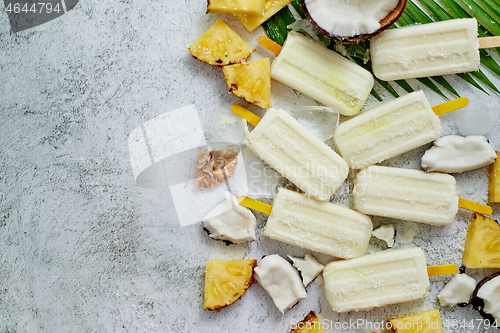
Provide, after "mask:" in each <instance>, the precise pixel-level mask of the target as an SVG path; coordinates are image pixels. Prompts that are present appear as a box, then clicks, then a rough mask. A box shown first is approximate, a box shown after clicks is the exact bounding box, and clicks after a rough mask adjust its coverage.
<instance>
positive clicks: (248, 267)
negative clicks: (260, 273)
mask: <svg viewBox="0 0 500 333" xmlns="http://www.w3.org/2000/svg"><path fill="white" fill-rule="evenodd" d="M256 265H257V260H255V259H249V260H209V261H207V266H206V270H205V305H204V307H203V308H204V310H216V311H220V309H222V308H224V307H226V306H228V305H231V304H233V303H234V302H236V301H237V300H238V299H239V298H240V297H241V296H243V294H244V293H245V291H246V290H247V289H248V287H249V286H250V285H251V284H252V283H254V282H255V280H254V279H253V269H254V267H255V266H256Z"/></svg>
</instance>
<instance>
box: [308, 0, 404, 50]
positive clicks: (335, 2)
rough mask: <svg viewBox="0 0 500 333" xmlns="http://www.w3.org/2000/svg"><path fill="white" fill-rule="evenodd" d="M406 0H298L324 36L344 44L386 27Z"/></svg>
mask: <svg viewBox="0 0 500 333" xmlns="http://www.w3.org/2000/svg"><path fill="white" fill-rule="evenodd" d="M407 2H408V0H301V5H302V9H303V10H304V12H305V14H306V17H307V19H308V20H309V22H311V24H312V25H313V26H314V27H315V28H316V29H317V30H318V31H319V32H320V33H322V34H323V35H325V36H326V37H328V38H331V39H334V40H336V41H338V42H340V43H344V44H354V43H359V42H362V41H365V40H367V39H369V38H371V37H373V36H375V35H377V34H379V33H381V32H382V31H384V30H385V29H387V28H389V27H390V26H391V25H392V24H393V23H394V22H396V21H397V20H398V19H399V17H400V16H401V15H402V14H403V11H404V10H405V7H406V3H407Z"/></svg>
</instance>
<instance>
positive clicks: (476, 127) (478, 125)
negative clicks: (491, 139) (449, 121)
mask: <svg viewBox="0 0 500 333" xmlns="http://www.w3.org/2000/svg"><path fill="white" fill-rule="evenodd" d="M453 114H454V115H455V123H456V124H457V126H458V132H459V133H460V134H461V135H464V136H467V135H486V134H488V133H490V132H491V130H492V129H493V122H492V121H491V117H490V109H489V108H488V106H487V105H486V104H484V103H482V102H480V101H471V103H470V104H469V106H467V107H465V108H462V109H459V110H455V111H453Z"/></svg>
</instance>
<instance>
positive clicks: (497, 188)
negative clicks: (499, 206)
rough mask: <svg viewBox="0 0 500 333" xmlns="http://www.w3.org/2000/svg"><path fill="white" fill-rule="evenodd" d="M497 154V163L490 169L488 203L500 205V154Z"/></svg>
mask: <svg viewBox="0 0 500 333" xmlns="http://www.w3.org/2000/svg"><path fill="white" fill-rule="evenodd" d="M496 153H497V159H496V161H495V163H493V164H491V165H490V166H489V167H488V174H489V179H490V181H489V185H488V202H489V203H500V158H498V157H500V152H498V151H497V152H496Z"/></svg>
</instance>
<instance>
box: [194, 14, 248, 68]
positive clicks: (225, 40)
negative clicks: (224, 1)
mask: <svg viewBox="0 0 500 333" xmlns="http://www.w3.org/2000/svg"><path fill="white" fill-rule="evenodd" d="M188 50H189V52H191V54H192V55H193V57H195V58H197V59H200V60H202V61H205V62H207V63H209V64H210V65H218V66H225V65H229V64H235V63H239V62H243V61H244V60H245V59H246V58H247V57H248V56H249V55H251V54H252V53H253V52H254V51H255V50H254V49H252V48H251V47H250V45H248V44H247V43H246V42H245V41H244V40H243V39H242V38H241V37H240V36H238V34H237V33H236V32H234V31H233V30H232V29H231V28H230V27H228V25H227V24H226V23H224V21H222V20H218V21H217V22H215V23H214V24H213V25H212V26H211V27H210V28H208V30H207V31H205V32H204V33H203V35H201V36H200V37H199V38H198V39H197V40H195V41H194V42H193V44H191V46H189V49H188Z"/></svg>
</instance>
